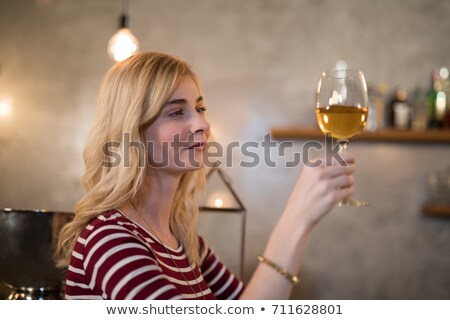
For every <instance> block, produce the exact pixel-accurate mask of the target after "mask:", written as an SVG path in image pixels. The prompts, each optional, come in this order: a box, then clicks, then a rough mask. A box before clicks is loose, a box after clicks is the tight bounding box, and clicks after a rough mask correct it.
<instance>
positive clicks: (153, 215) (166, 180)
mask: <svg viewBox="0 0 450 320" xmlns="http://www.w3.org/2000/svg"><path fill="white" fill-rule="evenodd" d="M161 171H162V170H149V171H148V172H147V174H146V176H145V180H144V182H143V183H142V186H141V188H140V189H139V191H138V196H137V197H136V199H135V200H133V202H130V203H129V204H127V203H126V204H124V205H123V206H121V210H122V211H124V212H125V213H126V214H127V216H128V217H129V218H131V219H132V220H134V221H136V222H137V223H139V224H140V225H142V226H143V227H144V228H146V229H149V230H148V231H150V232H152V233H155V234H156V236H157V237H158V238H159V239H160V240H161V241H162V242H163V243H164V244H166V245H168V246H170V247H173V248H176V247H177V246H178V240H177V239H176V238H175V236H174V235H173V234H172V231H171V229H170V215H171V212H172V206H173V202H174V199H175V193H176V191H177V188H178V185H179V183H180V179H181V175H175V174H169V173H167V172H161Z"/></svg>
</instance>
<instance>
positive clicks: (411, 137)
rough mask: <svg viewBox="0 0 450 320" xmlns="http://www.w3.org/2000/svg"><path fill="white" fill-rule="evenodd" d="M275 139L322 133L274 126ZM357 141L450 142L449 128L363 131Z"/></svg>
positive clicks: (319, 135) (303, 137)
mask: <svg viewBox="0 0 450 320" xmlns="http://www.w3.org/2000/svg"><path fill="white" fill-rule="evenodd" d="M271 133H272V137H274V138H275V139H314V140H317V139H323V138H324V134H323V133H322V132H321V131H320V130H319V129H318V128H308V127H274V128H272V129H271ZM357 141H383V142H420V143H450V130H449V129H441V130H425V131H408V130H393V129H384V130H379V131H374V132H371V131H363V132H362V133H361V135H359V136H358V137H357V138H356V139H355V141H354V142H357Z"/></svg>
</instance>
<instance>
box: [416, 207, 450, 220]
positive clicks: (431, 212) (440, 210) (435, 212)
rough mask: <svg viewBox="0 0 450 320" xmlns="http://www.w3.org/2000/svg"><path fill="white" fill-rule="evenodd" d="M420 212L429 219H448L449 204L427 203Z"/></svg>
mask: <svg viewBox="0 0 450 320" xmlns="http://www.w3.org/2000/svg"><path fill="white" fill-rule="evenodd" d="M422 212H423V214H424V215H426V216H430V217H442V218H444V217H445V218H450V204H438V203H429V204H426V205H424V206H423V207H422Z"/></svg>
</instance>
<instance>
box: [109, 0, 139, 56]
mask: <svg viewBox="0 0 450 320" xmlns="http://www.w3.org/2000/svg"><path fill="white" fill-rule="evenodd" d="M122 3H123V10H122V14H121V15H120V20H119V30H118V31H117V32H116V33H115V34H114V35H113V36H112V37H111V39H109V42H108V54H109V56H110V57H111V58H112V59H113V60H114V61H117V62H119V61H122V60H125V59H126V58H128V57H130V56H132V55H133V54H135V53H136V52H138V51H139V41H138V40H137V38H136V37H135V36H134V35H133V33H131V31H130V29H129V27H130V17H129V15H128V0H123V2H122Z"/></svg>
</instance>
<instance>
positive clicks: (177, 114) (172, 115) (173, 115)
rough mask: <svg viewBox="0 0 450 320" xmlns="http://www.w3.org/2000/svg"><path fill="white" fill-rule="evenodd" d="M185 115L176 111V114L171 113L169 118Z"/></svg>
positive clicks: (181, 111)
mask: <svg viewBox="0 0 450 320" xmlns="http://www.w3.org/2000/svg"><path fill="white" fill-rule="evenodd" d="M183 114H184V112H183V110H181V109H180V110H176V111H174V112H171V113H169V117H174V118H175V117H178V116H182V115H183Z"/></svg>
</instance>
